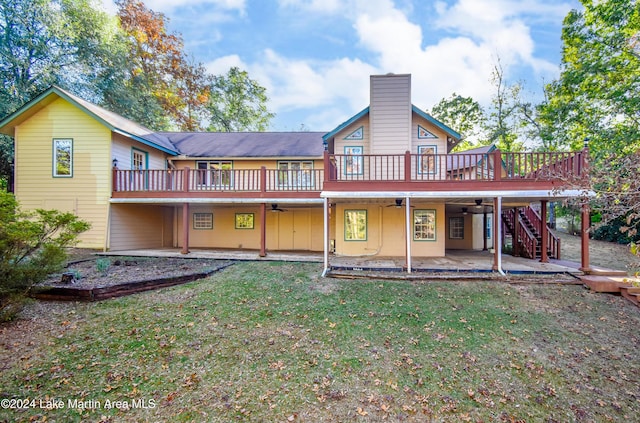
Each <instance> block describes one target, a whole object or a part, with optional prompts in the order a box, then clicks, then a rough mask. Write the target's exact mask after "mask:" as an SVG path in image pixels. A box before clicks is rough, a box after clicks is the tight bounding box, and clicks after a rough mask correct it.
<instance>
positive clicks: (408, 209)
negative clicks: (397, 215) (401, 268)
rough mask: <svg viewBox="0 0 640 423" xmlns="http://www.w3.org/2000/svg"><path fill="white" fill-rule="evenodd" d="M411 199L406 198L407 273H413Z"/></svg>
mask: <svg viewBox="0 0 640 423" xmlns="http://www.w3.org/2000/svg"><path fill="white" fill-rule="evenodd" d="M409 201H410V199H409V197H406V198H405V207H404V209H405V219H404V220H405V234H406V235H405V239H406V242H407V248H406V252H405V253H406V255H407V257H406V258H407V260H406V263H407V273H411V238H412V236H411V205H410V204H409Z"/></svg>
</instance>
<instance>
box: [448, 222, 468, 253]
mask: <svg viewBox="0 0 640 423" xmlns="http://www.w3.org/2000/svg"><path fill="white" fill-rule="evenodd" d="M449 217H463V218H464V238H463V239H450V238H449ZM445 224H446V233H445V234H446V237H447V249H450V250H470V249H471V248H472V247H473V215H472V214H467V215H462V214H451V215H449V216H447V221H446V222H445Z"/></svg>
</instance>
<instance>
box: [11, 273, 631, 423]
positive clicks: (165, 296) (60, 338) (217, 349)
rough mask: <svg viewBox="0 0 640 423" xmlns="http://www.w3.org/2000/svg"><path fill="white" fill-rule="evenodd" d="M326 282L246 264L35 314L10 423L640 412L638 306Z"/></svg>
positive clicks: (18, 350) (480, 286) (429, 286)
mask: <svg viewBox="0 0 640 423" xmlns="http://www.w3.org/2000/svg"><path fill="white" fill-rule="evenodd" d="M320 273H321V267H320V266H319V265H317V264H299V263H296V264H291V263H275V262H272V263H239V264H236V265H233V266H231V267H230V268H228V269H226V270H224V271H222V272H220V273H218V274H215V275H214V276H212V277H210V278H208V279H205V280H202V281H198V282H193V283H189V284H186V285H182V286H179V287H174V288H170V289H163V290H159V291H155V292H150V293H145V294H139V295H135V296H131V297H127V298H120V299H115V300H109V301H104V302H99V303H90V304H80V303H78V304H60V303H44V304H43V303H39V304H34V305H32V310H31V311H30V313H29V314H28V316H27V317H26V318H25V319H24V320H22V321H19V322H16V323H12V324H9V325H4V326H0V332H1V335H2V341H0V345H1V346H2V350H1V351H0V359H1V362H2V364H1V365H2V366H3V367H2V373H1V376H0V397H1V398H5V399H10V400H12V401H10V402H9V403H6V402H5V403H3V404H5V405H7V404H9V405H11V406H15V405H18V402H19V401H18V400H26V399H28V400H29V401H28V402H27V405H28V406H29V407H28V408H26V409H23V410H10V409H6V408H3V409H0V421H59V422H62V421H64V422H67V421H114V422H120V421H220V422H228V421H257V422H261V421H264V422H287V421H305V422H320V421H327V422H336V421H344V422H350V421H363V422H366V421H392V422H395V421H420V422H423V421H437V422H440V421H451V422H458V421H473V422H477V421H484V422H490V421H504V422H513V421H523V422H556V421H557V422H571V421H575V422H592V421H597V422H600V421H620V422H627V421H634V420H637V419H638V416H639V415H640V413H639V412H640V382H639V381H640V359H639V357H638V350H637V346H638V345H639V344H640V339H639V336H638V333H639V331H638V328H640V309H638V308H637V307H635V306H633V305H631V304H630V303H628V302H627V301H626V300H624V299H621V298H620V297H615V296H611V295H606V294H592V293H590V292H589V291H587V290H586V289H584V288H583V287H581V286H575V285H572V286H561V285H510V284H506V283H498V282H489V283H485V282H467V283H462V282H402V281H376V280H369V281H367V280H337V279H322V278H320V277H319V274H320ZM426 277H428V276H426ZM47 401H48V402H47ZM60 404H62V405H63V406H64V407H63V408H58V409H47V408H46V407H47V406H48V407H49V408H51V407H53V406H56V405H57V406H59V405H60ZM83 406H84V410H83V409H82V408H83ZM3 407H4V406H3Z"/></svg>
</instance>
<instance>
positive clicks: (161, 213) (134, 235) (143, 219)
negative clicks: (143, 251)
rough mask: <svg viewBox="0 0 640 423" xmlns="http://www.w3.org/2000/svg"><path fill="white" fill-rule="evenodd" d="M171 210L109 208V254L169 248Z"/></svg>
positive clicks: (149, 206) (130, 205)
mask: <svg viewBox="0 0 640 423" xmlns="http://www.w3.org/2000/svg"><path fill="white" fill-rule="evenodd" d="M172 216H173V208H172V207H160V206H151V205H141V204H113V205H112V207H111V225H110V226H111V240H110V241H111V242H110V246H111V251H119V250H130V249H136V248H162V247H165V246H170V245H171V240H172V238H173V233H172V230H171V226H170V225H168V223H170V222H171V221H172Z"/></svg>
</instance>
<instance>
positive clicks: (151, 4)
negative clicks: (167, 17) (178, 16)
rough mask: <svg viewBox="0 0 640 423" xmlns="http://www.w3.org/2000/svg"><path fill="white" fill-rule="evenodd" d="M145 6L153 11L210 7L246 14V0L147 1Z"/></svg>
mask: <svg viewBox="0 0 640 423" xmlns="http://www.w3.org/2000/svg"><path fill="white" fill-rule="evenodd" d="M145 5H146V6H147V7H148V8H149V9H152V10H155V11H159V12H160V11H161V12H168V11H171V10H174V9H176V8H178V7H182V6H191V7H193V6H198V5H208V6H213V7H214V8H215V9H220V10H226V11H234V10H235V11H238V12H241V13H244V12H245V8H246V1H245V0H146V1H145Z"/></svg>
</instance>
